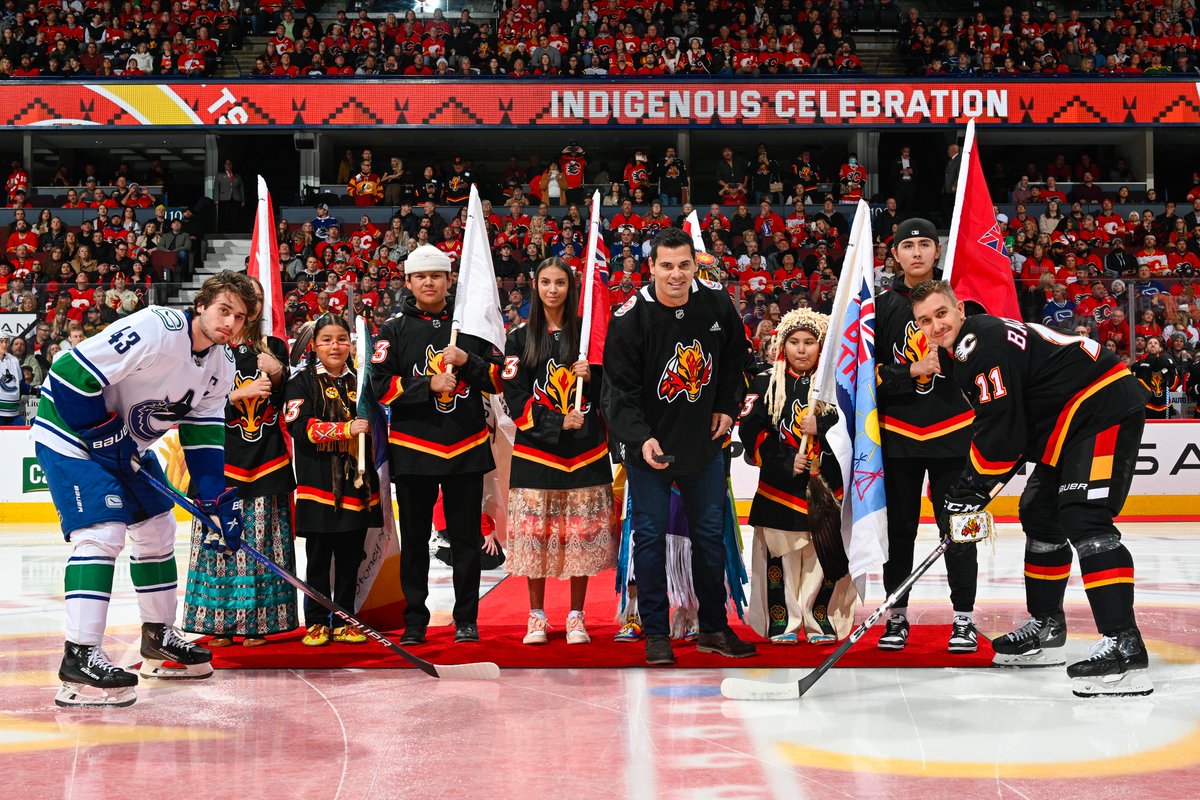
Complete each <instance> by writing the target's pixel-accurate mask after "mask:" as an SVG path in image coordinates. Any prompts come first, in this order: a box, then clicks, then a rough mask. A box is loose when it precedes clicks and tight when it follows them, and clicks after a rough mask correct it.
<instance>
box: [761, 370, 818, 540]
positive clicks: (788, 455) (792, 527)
mask: <svg viewBox="0 0 1200 800" xmlns="http://www.w3.org/2000/svg"><path fill="white" fill-rule="evenodd" d="M770 380H771V374H770V372H765V373H763V374H761V375H759V376H757V377H756V378H755V379H754V380H753V382H751V384H750V390H749V391H748V392H747V393H746V400H745V402H744V403H743V404H742V421H741V423H740V424H739V426H738V436H739V437H740V438H741V440H742V444H743V445H744V446H745V448H746V449H745V459H746V461H747V462H748V463H750V464H753V465H754V466H756V467H758V468H759V473H758V490H757V491H756V492H755V493H754V501H753V502H752V503H751V505H750V520H749V521H750V524H751V525H754V526H760V525H761V526H763V527H767V528H778V529H780V530H784V531H806V530H808V529H809V527H808V480H809V473H808V472H802V473H800V474H799V475H793V474H792V466H793V464H794V463H795V460H796V454H797V453H799V452H800V444H801V442H802V441H803V439H804V434H802V433H801V432H800V423H802V422H803V421H804V418H805V417H806V416H807V415H808V413H809V411H808V389H809V382H810V380H811V375H796V374H795V373H793V372H791V371H788V372H787V373H786V380H787V387H786V389H787V392H786V395H785V398H786V399H785V401H784V408H783V412H782V413H781V414H780V415H779V422H774V421H772V419H771V414H770V413H769V412H768V411H767V387H768V384H769V383H770ZM836 420H837V413H836V412H833V413H829V414H824V415H822V416H820V417H818V418H817V432H818V435H817V436H813V437H810V438H809V440H808V443H807V445H806V446H805V451H806V453H807V454H808V456H807V457H808V459H809V461H815V462H816V463H817V470H818V471H819V473H820V474H821V475H822V476H824V478H825V482H826V483H828V484H829V488H831V489H833V491H834V495H835V496H837V497H839V498H840V497H841V496H842V489H841V486H842V471H841V469H839V467H838V463H837V459H836V458H834V456H833V453H831V452H829V450H828V448H825V447H822V441H823V435H824V433H825V432H826V431H828V430H829V428H830V426H832V425H833V423H834V422H835V421H836Z"/></svg>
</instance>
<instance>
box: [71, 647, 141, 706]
mask: <svg viewBox="0 0 1200 800" xmlns="http://www.w3.org/2000/svg"><path fill="white" fill-rule="evenodd" d="M58 678H59V680H61V681H62V682H63V685H62V688H61V689H59V690H58V694H57V695H56V696H55V698H54V702H55V704H56V705H60V706H63V707H66V708H71V707H82V708H104V707H112V708H124V707H125V706H131V705H133V704H134V701H136V700H137V691H136V689H135V687H136V686H137V683H138V678H137V675H134V674H133V673H132V672H126V671H125V670H123V669H121V668H120V667H118V666H115V665H114V664H112V662H110V661H109V660H108V656H106V655H105V654H104V650H103V649H102V648H101V647H100V645H92V644H75V643H74V642H67V643H66V648H65V652H64V653H63V660H62V665H61V666H60V667H59V668H58Z"/></svg>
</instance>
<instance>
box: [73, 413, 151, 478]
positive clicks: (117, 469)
mask: <svg viewBox="0 0 1200 800" xmlns="http://www.w3.org/2000/svg"><path fill="white" fill-rule="evenodd" d="M79 435H80V437H81V438H82V439H83V441H84V444H86V445H87V450H88V455H90V456H91V458H92V461H95V462H96V463H97V464H99V465H100V466H102V467H104V468H105V469H106V470H108V471H109V472H112V473H114V474H117V475H133V474H134V472H133V457H134V456H135V455H137V452H138V446H137V442H136V441H135V440H134V438H133V437H132V436H130V435H129V427H128V426H127V425H126V424H125V420H123V419H121V417H119V416H117V415H116V414H109V416H108V417H107V418H106V419H105V420H104V421H103V422H101V423H100V424H99V425H97V426H96V427H94V428H88V429H86V430H83V431H80V432H79Z"/></svg>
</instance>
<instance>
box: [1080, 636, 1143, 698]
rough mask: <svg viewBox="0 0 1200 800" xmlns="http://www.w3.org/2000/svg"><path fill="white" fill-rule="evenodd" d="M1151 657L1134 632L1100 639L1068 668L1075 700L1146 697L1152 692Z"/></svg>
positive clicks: (1139, 637) (1140, 637)
mask: <svg viewBox="0 0 1200 800" xmlns="http://www.w3.org/2000/svg"><path fill="white" fill-rule="evenodd" d="M1149 665H1150V656H1149V654H1148V653H1147V652H1146V645H1145V643H1144V642H1142V634H1141V633H1140V632H1139V631H1138V629H1137V628H1126V629H1125V630H1123V631H1121V632H1120V633H1118V634H1117V635H1116V636H1115V637H1114V636H1104V637H1101V639H1100V641H1098V642H1096V643H1095V644H1094V645H1092V649H1091V652H1090V653H1089V654H1088V657H1087V658H1085V659H1084V660H1083V661H1077V662H1075V663H1074V664H1072V665H1071V666H1069V667H1067V676H1068V677H1070V678H1071V682H1072V686H1071V690H1072V691H1073V692H1074V693H1075V696H1076V697H1099V696H1102V695H1114V696H1121V695H1145V694H1150V693H1151V692H1153V691H1154V684H1153V683H1151V682H1150V674H1149V672H1148V671H1147V667H1149Z"/></svg>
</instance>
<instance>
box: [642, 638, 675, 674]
mask: <svg viewBox="0 0 1200 800" xmlns="http://www.w3.org/2000/svg"><path fill="white" fill-rule="evenodd" d="M646 663H647V664H649V665H650V666H652V667H669V666H671V665H672V664H674V663H675V651H674V650H672V649H671V637H670V636H647V637H646Z"/></svg>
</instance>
